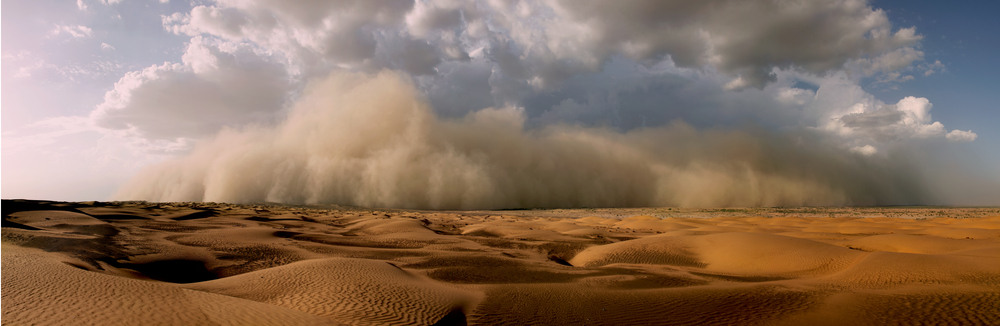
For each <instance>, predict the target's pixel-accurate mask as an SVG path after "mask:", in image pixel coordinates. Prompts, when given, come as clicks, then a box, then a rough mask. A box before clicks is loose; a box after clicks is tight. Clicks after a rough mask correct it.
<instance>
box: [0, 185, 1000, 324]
mask: <svg viewBox="0 0 1000 326" xmlns="http://www.w3.org/2000/svg"><path fill="white" fill-rule="evenodd" d="M3 215H4V217H3V242H2V287H3V288H2V322H3V324H4V325H36V324H37V325H153V324H174V325H210V324H220V325H328V324H335V325H336V324H344V325H431V324H441V325H456V324H457V325H462V324H483V325H498V324H504V325H629V324H643V325H647V324H653V325H675V324H680V325H753V324H769V325H771V324H777V325H885V324H951V325H990V324H992V325H997V324H1000V209H998V208H932V207H927V208H921V207H917V208H907V207H892V208H789V209H782V208H769V209H700V210H699V209H677V208H634V209H565V210H511V211H417V210H391V209H362V208H347V207H324V208H320V207H297V206H279V205H231V204H213V203H146V202H115V203H63V202H47V201H26V200H4V201H3Z"/></svg>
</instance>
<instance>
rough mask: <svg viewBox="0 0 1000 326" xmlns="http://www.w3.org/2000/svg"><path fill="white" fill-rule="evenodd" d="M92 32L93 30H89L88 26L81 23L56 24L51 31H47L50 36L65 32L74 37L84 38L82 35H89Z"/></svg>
mask: <svg viewBox="0 0 1000 326" xmlns="http://www.w3.org/2000/svg"><path fill="white" fill-rule="evenodd" d="M93 32H94V31H93V30H91V29H90V27H87V26H83V25H76V26H67V25H56V27H55V28H54V29H52V31H51V32H49V34H50V35H52V36H59V35H63V34H67V35H69V36H72V37H75V38H84V37H90V36H91V35H92V34H93Z"/></svg>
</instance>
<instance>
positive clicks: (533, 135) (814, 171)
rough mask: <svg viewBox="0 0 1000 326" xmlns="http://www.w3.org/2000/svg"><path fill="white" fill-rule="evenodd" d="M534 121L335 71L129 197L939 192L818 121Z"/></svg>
mask: <svg viewBox="0 0 1000 326" xmlns="http://www.w3.org/2000/svg"><path fill="white" fill-rule="evenodd" d="M524 122H525V117H524V115H523V113H522V111H521V110H519V109H516V108H499V109H485V110H480V111H478V112H474V113H471V114H469V115H468V116H466V117H464V118H463V119H457V120H448V119H442V118H438V117H436V116H435V114H434V113H433V111H432V110H431V108H430V107H429V105H428V104H427V103H426V101H425V100H423V99H422V98H421V96H420V95H419V93H418V91H417V90H416V89H415V88H414V86H413V85H412V84H411V82H410V81H409V80H408V79H406V78H405V77H402V76H400V75H398V74H395V73H392V72H382V73H379V74H377V75H375V76H371V75H359V74H335V75H332V76H330V77H328V78H327V79H325V80H322V81H318V82H315V83H313V84H312V85H311V86H310V87H308V88H307V89H306V91H305V92H304V94H303V95H302V97H301V99H300V100H299V101H298V102H297V103H296V105H295V107H294V108H293V109H292V111H291V113H290V114H289V117H288V118H287V119H286V120H285V121H284V122H282V123H280V124H278V125H276V126H269V127H251V128H244V129H240V130H225V131H223V132H221V133H220V134H218V135H217V136H216V137H215V138H214V139H212V140H209V141H205V142H204V143H202V144H200V145H199V146H198V147H197V148H195V149H194V150H193V152H192V153H190V154H189V155H187V156H185V157H182V158H179V159H176V160H173V161H169V162H166V163H163V164H161V165H158V166H154V167H151V168H148V169H147V170H145V171H143V172H142V173H140V174H139V175H138V176H136V177H135V178H134V179H133V180H132V181H131V182H130V183H129V184H127V185H126V186H125V187H124V188H123V189H122V190H121V191H120V192H119V194H118V195H117V197H118V198H120V199H142V200H152V201H217V202H281V203H308V204H342V205H358V206H369V207H399V208H429V209H474V208H475V209H478V208H536V207H621V206H702V207H704V206H800V205H884V204H898V203H911V202H919V201H921V200H922V198H923V197H925V196H926V194H924V193H922V192H921V190H920V189H922V188H923V187H921V185H919V184H916V183H915V181H912V180H913V178H911V177H909V176H908V171H907V169H905V168H901V167H899V166H889V165H888V164H879V163H878V161H877V160H874V159H872V158H867V157H864V156H861V155H856V154H851V153H849V152H847V151H844V150H841V149H837V148H836V147H835V146H832V145H831V144H827V143H825V142H824V141H823V139H822V137H818V136H816V135H812V134H810V133H808V132H797V133H795V132H793V133H782V134H774V133H771V132H766V131H762V130H739V131H733V130H696V129H695V128H693V127H691V126H688V125H685V124H683V123H675V124H672V125H668V126H661V127H656V128H645V129H637V130H632V131H628V132H619V131H614V130H611V129H603V128H594V127H578V126H544V127H538V128H525V126H524ZM749 129H752V128H749Z"/></svg>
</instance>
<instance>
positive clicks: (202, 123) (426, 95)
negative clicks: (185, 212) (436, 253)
mask: <svg viewBox="0 0 1000 326" xmlns="http://www.w3.org/2000/svg"><path fill="white" fill-rule="evenodd" d="M760 17H767V19H760ZM162 24H163V27H164V28H165V29H166V30H168V31H170V32H172V33H175V34H178V35H184V36H188V37H191V41H190V43H189V45H188V47H187V49H186V50H185V52H184V54H183V56H182V58H181V60H180V62H176V63H170V62H168V63H164V64H162V65H155V66H152V67H148V68H146V69H144V70H141V71H135V72H132V73H129V74H127V75H126V76H125V77H123V78H122V79H121V80H120V81H119V82H118V83H117V84H116V85H115V89H113V90H112V91H110V92H108V94H107V96H106V97H105V101H104V103H103V104H101V105H100V106H99V107H98V108H97V110H96V111H95V112H94V113H93V114H92V115H91V117H92V119H93V120H94V121H96V123H97V124H98V125H99V126H102V127H104V128H108V129H110V130H114V131H116V132H122V133H127V134H130V135H132V136H134V137H137V138H139V139H141V140H143V141H149V142H161V141H168V142H169V143H170V144H172V145H171V146H173V147H172V148H181V147H183V146H185V145H187V144H192V143H195V142H196V141H198V140H203V141H202V142H201V144H200V145H199V146H198V147H196V148H194V149H193V152H192V153H191V154H190V155H188V156H185V157H182V158H178V159H176V160H174V161H171V162H168V163H165V164H163V165H160V166H158V167H154V168H151V169H149V170H148V171H147V172H145V173H144V174H142V175H140V176H139V177H137V178H136V179H135V181H134V182H133V183H132V184H131V185H130V186H128V187H126V188H125V189H124V190H123V191H122V192H121V195H122V198H129V199H134V198H138V199H152V200H212V201H241V202H251V201H281V202H296V203H340V204H354V205H364V206H393V207H420V208H499V207H567V206H632V205H682V206H717V205H751V206H753V205H841V204H864V205H868V204H893V203H927V202H928V200H930V199H933V197H934V196H932V195H933V193H934V191H932V190H928V188H927V187H924V185H923V184H922V180H924V178H922V177H921V176H920V175H919V173H915V172H913V171H915V170H920V169H922V168H924V167H923V166H919V164H916V163H913V164H910V163H900V162H896V161H894V160H901V159H900V157H901V155H902V156H905V155H904V154H905V153H908V152H910V151H913V148H915V147H919V146H918V145H919V144H921V142H925V143H933V141H928V140H933V139H947V140H951V141H972V140H974V139H975V138H976V135H975V133H974V132H972V131H971V130H970V131H961V130H953V131H951V132H948V131H947V130H946V129H945V128H944V125H943V124H941V123H940V122H937V121H934V120H933V119H932V118H931V115H930V111H931V108H932V105H931V102H930V100H929V99H926V98H921V97H916V96H909V97H904V98H903V99H901V100H899V101H898V102H896V103H885V102H883V101H881V100H878V99H876V97H875V96H874V95H872V94H870V93H869V92H868V91H866V90H865V89H864V88H863V87H862V85H866V84H867V83H866V81H870V80H874V84H875V85H883V86H882V87H891V85H893V84H895V83H900V82H904V81H907V80H910V79H914V78H918V77H920V76H923V75H927V74H928V73H933V72H936V71H941V70H943V69H944V66H943V64H940V63H938V62H935V63H933V64H929V63H926V62H924V60H925V54H924V53H923V52H922V51H921V50H920V41H921V36H920V35H919V34H918V33H917V31H916V28H913V27H908V28H898V27H893V26H892V25H891V24H890V23H889V20H888V18H887V16H886V13H885V12H884V11H882V10H879V9H875V8H872V7H871V6H870V5H869V3H868V2H867V1H863V0H836V1H823V2H815V1H813V2H809V1H806V2H799V1H733V0H710V1H697V2H691V1H652V0H650V1H645V0H637V1H626V2H605V1H560V0H547V1H517V0H515V1H450V0H441V1H407V0H380V1H362V0H356V1H335V2H322V1H321V2H315V1H305V2H285V1H275V0H250V1H235V0H218V1H209V2H202V3H199V4H198V5H196V6H194V8H193V9H191V10H190V11H189V12H179V13H174V14H171V15H164V16H162ZM385 69H391V70H393V71H395V72H393V73H386V72H381V73H379V72H380V71H383V70H385ZM932 71H933V72H932ZM331 72H333V75H332V77H329V78H327V77H325V76H327V75H328V74H330V73H331ZM373 75H377V76H376V77H372V76H373ZM313 79H320V80H321V81H320V82H317V83H314V84H313V86H311V87H310V88H307V89H305V90H303V88H302V87H303V86H302V85H304V84H306V82H305V81H307V80H313ZM867 85H871V84H867ZM295 99H297V100H295ZM292 103H295V104H294V105H293V104H292ZM192 117H196V118H194V119H192ZM220 128H221V129H224V130H225V131H223V132H222V133H220V134H217V135H216V131H218V130H220ZM156 147H157V148H163V147H164V146H162V145H158V146H156ZM929 194H930V195H929Z"/></svg>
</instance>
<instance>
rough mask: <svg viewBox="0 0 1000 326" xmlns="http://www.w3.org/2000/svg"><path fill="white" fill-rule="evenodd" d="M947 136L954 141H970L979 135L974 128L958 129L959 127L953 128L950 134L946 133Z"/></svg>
mask: <svg viewBox="0 0 1000 326" xmlns="http://www.w3.org/2000/svg"><path fill="white" fill-rule="evenodd" d="M945 137H946V138H948V140H950V141H953V142H970V141H974V140H976V138H978V137H979V135H977V134H976V133H974V132H972V130H958V129H955V130H952V131H950V132H948V134H947V135H945Z"/></svg>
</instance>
